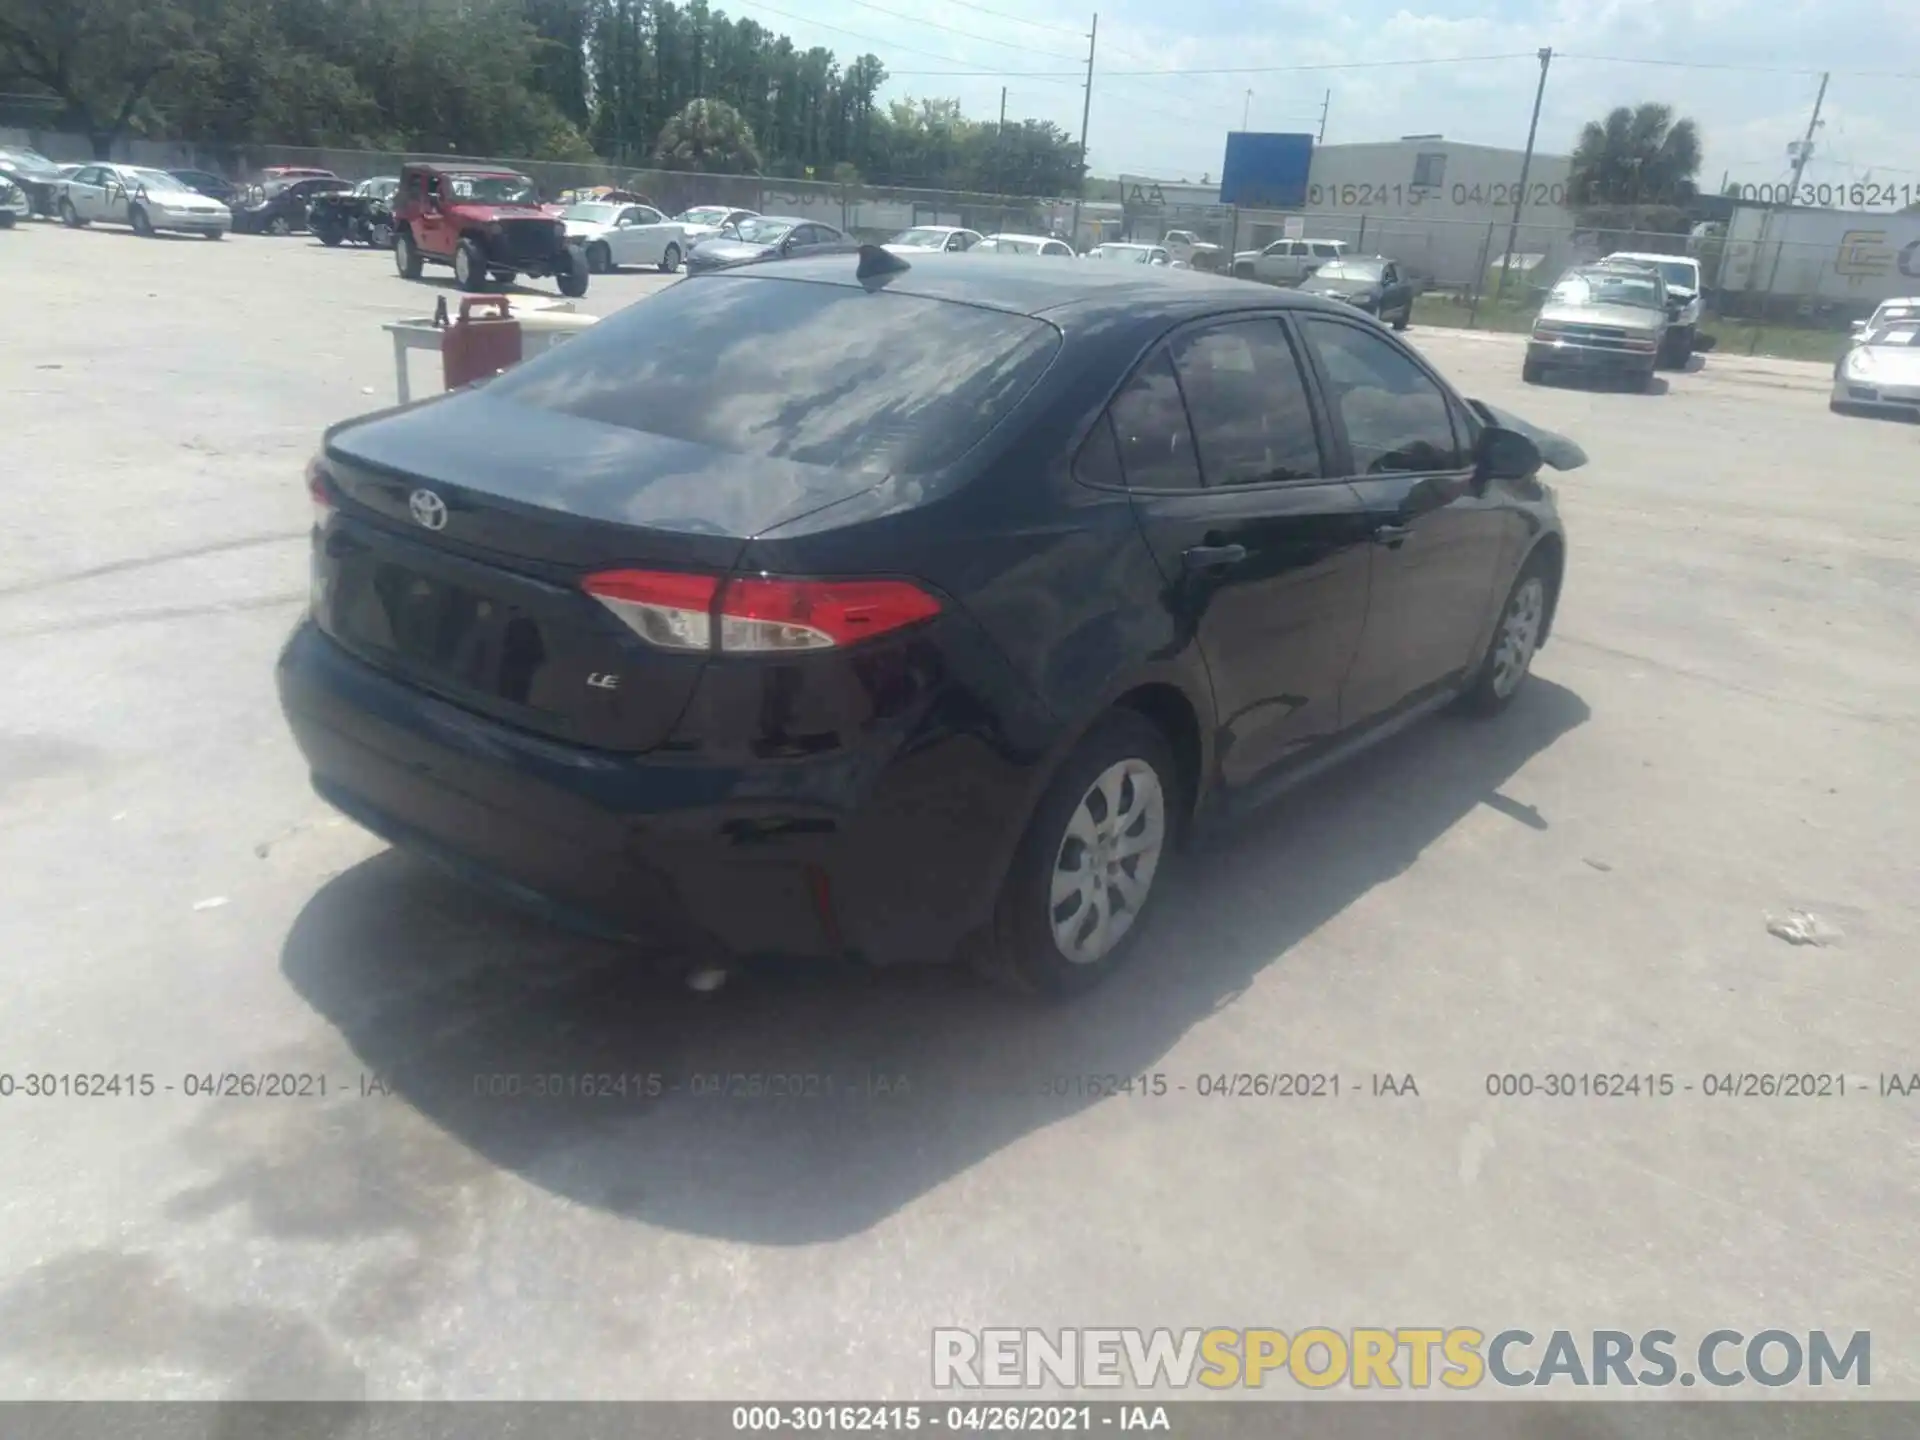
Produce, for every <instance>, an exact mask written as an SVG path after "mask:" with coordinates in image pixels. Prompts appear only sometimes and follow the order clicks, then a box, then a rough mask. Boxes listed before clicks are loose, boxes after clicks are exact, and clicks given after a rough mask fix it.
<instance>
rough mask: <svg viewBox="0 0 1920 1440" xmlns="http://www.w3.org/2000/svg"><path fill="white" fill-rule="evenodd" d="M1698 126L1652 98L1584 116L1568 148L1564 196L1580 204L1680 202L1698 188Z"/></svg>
mask: <svg viewBox="0 0 1920 1440" xmlns="http://www.w3.org/2000/svg"><path fill="white" fill-rule="evenodd" d="M1699 173H1700V132H1699V128H1698V127H1697V126H1696V125H1695V124H1694V123H1693V121H1691V120H1675V119H1674V118H1673V107H1672V106H1670V105H1662V104H1659V103H1657V102H1654V101H1648V102H1646V103H1644V104H1640V105H1635V106H1632V107H1628V106H1625V105H1621V106H1617V107H1616V108H1614V109H1613V110H1611V111H1609V112H1608V113H1607V117H1606V118H1605V119H1604V120H1589V121H1588V122H1587V123H1586V125H1585V126H1584V127H1582V129H1581V131H1580V140H1579V143H1577V144H1576V145H1575V146H1574V148H1573V163H1572V167H1571V169H1570V171H1569V173H1568V176H1567V198H1568V200H1569V201H1570V202H1571V203H1572V204H1574V205H1576V206H1585V205H1684V204H1686V203H1687V202H1688V201H1690V200H1692V199H1693V198H1694V196H1695V194H1696V193H1698V192H1697V191H1696V189H1695V186H1694V177H1695V176H1696V175H1698V174H1699Z"/></svg>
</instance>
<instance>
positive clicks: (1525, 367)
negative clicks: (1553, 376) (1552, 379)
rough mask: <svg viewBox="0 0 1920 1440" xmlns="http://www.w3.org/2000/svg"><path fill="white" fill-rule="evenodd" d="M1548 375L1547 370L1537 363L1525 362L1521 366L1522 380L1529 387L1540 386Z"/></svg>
mask: <svg viewBox="0 0 1920 1440" xmlns="http://www.w3.org/2000/svg"><path fill="white" fill-rule="evenodd" d="M1546 375H1547V372H1546V370H1545V368H1544V367H1543V366H1541V365H1540V364H1539V363H1538V362H1537V361H1533V360H1523V361H1522V362H1521V364H1520V378H1521V379H1522V380H1524V381H1525V382H1526V383H1527V384H1529V385H1538V384H1539V383H1540V382H1541V381H1542V380H1544V379H1545V378H1546Z"/></svg>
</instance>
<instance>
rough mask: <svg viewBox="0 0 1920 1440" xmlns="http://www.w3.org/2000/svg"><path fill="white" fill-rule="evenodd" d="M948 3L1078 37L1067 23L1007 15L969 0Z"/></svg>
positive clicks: (950, 0)
mask: <svg viewBox="0 0 1920 1440" xmlns="http://www.w3.org/2000/svg"><path fill="white" fill-rule="evenodd" d="M947 4H949V5H958V6H959V7H960V8H961V9H962V10H978V11H979V12H980V13H981V14H982V15H991V16H993V18H994V19H996V20H1011V21H1013V23H1014V24H1016V25H1031V26H1032V27H1033V28H1034V29H1036V30H1053V31H1057V32H1058V33H1059V34H1062V35H1071V36H1073V37H1074V38H1076V39H1078V38H1079V35H1080V32H1079V31H1078V30H1075V29H1073V28H1072V27H1071V26H1067V25H1049V24H1047V23H1046V22H1045V21H1044V20H1028V19H1026V18H1024V17H1023V16H1019V15H1009V14H1007V12H1006V11H1004V10H989V9H988V8H987V7H986V6H984V5H975V4H971V3H970V0H947Z"/></svg>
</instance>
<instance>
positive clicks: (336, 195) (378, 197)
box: [307, 175, 400, 250]
mask: <svg viewBox="0 0 1920 1440" xmlns="http://www.w3.org/2000/svg"><path fill="white" fill-rule="evenodd" d="M399 188H400V181H399V178H398V177H397V176H392V175H383V176H380V177H378V178H376V179H373V180H362V181H361V182H360V183H359V184H357V185H355V186H354V187H353V188H352V189H351V190H324V191H322V192H320V193H319V194H317V195H315V196H314V197H313V199H312V201H311V203H310V204H309V205H308V206H307V228H308V229H309V230H311V231H313V234H314V238H315V239H317V240H318V241H319V242H320V243H321V244H322V245H339V244H341V243H343V242H344V241H347V240H354V241H358V242H359V243H360V244H362V245H366V246H370V247H371V248H373V249H375V250H390V249H392V248H393V195H394V192H395V191H396V190H398V189H399Z"/></svg>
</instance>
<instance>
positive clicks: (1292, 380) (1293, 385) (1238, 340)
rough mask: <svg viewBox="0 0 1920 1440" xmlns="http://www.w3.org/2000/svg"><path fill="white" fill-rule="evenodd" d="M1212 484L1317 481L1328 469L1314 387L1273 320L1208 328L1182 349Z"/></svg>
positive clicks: (1179, 364) (1183, 372) (1178, 360)
mask: <svg viewBox="0 0 1920 1440" xmlns="http://www.w3.org/2000/svg"><path fill="white" fill-rule="evenodd" d="M1174 366H1175V368H1176V369H1177V370H1178V371H1179V375H1180V388H1181V389H1182V390H1183V391H1184V392H1185V394H1186V400H1187V409H1188V410H1189V411H1190V412H1191V414H1192V416H1193V432H1194V439H1195V441H1196V443H1197V444H1198V446H1199V450H1200V468H1201V472H1202V473H1203V474H1204V476H1205V477H1206V483H1207V484H1208V485H1210V486H1221V485H1259V484H1262V483H1265V482H1269V481H1275V480H1312V479H1316V478H1318V477H1319V476H1321V475H1323V474H1324V473H1325V471H1324V469H1323V467H1322V465H1321V462H1320V442H1319V440H1318V438H1317V437H1316V436H1315V434H1314V429H1313V410H1312V407H1311V406H1310V405H1309V404H1308V403H1307V386H1306V381H1305V379H1304V378H1303V377H1302V376H1301V373H1300V364H1299V362H1298V360H1296V359H1295V358H1294V353H1293V347H1292V346H1291V345H1289V344H1288V343H1287V337H1286V334H1285V333H1284V332H1283V331H1282V330H1281V328H1280V326H1279V323H1278V322H1277V321H1273V320H1253V321H1242V322H1240V323H1237V324H1231V325H1221V326H1218V327H1216V328H1214V329H1211V330H1204V331H1201V332H1200V333H1198V334H1195V335H1190V336H1187V337H1185V338H1184V339H1182V340H1181V341H1180V343H1179V344H1178V346H1177V348H1176V349H1175V351H1174Z"/></svg>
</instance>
